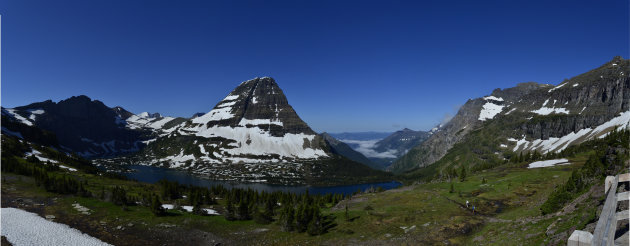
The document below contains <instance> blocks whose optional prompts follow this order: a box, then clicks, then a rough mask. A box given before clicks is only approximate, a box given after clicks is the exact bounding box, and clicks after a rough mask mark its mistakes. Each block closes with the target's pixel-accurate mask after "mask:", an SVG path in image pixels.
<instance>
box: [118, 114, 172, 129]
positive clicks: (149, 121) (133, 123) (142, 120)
mask: <svg viewBox="0 0 630 246" xmlns="http://www.w3.org/2000/svg"><path fill="white" fill-rule="evenodd" d="M174 119H175V118H173V117H161V116H158V115H155V117H152V115H149V113H148V112H142V113H140V114H136V115H132V116H131V117H129V118H127V120H126V122H127V128H129V129H142V128H150V129H154V130H158V129H161V128H162V127H163V126H164V124H166V123H168V122H169V121H171V120H174ZM121 120H122V119H121ZM117 122H118V120H117Z"/></svg>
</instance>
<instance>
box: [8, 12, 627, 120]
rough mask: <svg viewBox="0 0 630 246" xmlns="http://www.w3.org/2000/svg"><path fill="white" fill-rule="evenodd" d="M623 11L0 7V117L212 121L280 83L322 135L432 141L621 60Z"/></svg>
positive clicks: (623, 50)
mask: <svg viewBox="0 0 630 246" xmlns="http://www.w3.org/2000/svg"><path fill="white" fill-rule="evenodd" d="M628 11H629V6H628V1H626V0H610V1H489V2H485V1H461V2H458V1H111V0H107V1H105V0H102V1H48V0H46V1H31V0H3V1H2V2H0V14H1V15H2V55H1V58H2V75H1V77H2V78H1V79H2V99H1V103H2V106H4V107H14V106H20V105H25V104H28V103H31V102H35V101H43V100H47V99H52V100H54V101H58V100H61V99H64V98H67V97H70V96H73V95H80V94H85V95H88V96H90V97H91V98H93V99H98V100H101V101H103V102H104V103H105V104H107V105H109V106H112V107H113V106H117V105H120V106H123V107H125V108H127V109H128V110H130V111H132V112H134V113H139V112H142V111H150V112H160V113H162V114H165V115H172V116H185V117H189V116H191V115H192V114H193V113H195V112H208V111H210V110H211V109H212V107H213V106H214V105H215V104H216V103H217V102H218V101H219V100H221V99H222V98H223V97H225V96H226V95H227V94H228V93H229V92H230V91H231V90H232V89H233V88H234V87H236V86H237V85H238V84H239V83H240V82H242V81H244V80H248V79H251V78H254V77H259V76H260V77H261V76H271V77H273V78H275V79H276V81H277V82H278V84H279V85H280V87H281V88H282V89H283V90H284V92H285V94H286V95H287V97H288V99H289V103H291V105H292V106H293V107H294V108H295V110H296V111H297V112H298V114H299V115H300V116H301V117H302V119H304V120H305V121H306V122H307V123H308V124H309V125H310V126H311V127H312V128H313V129H314V130H316V131H328V132H341V131H394V130H398V129H401V128H403V127H408V128H411V129H416V130H426V129H430V128H431V127H433V126H434V125H436V124H438V123H440V122H441V121H442V120H443V119H444V118H447V117H448V116H449V115H453V114H455V113H456V110H457V108H458V107H459V106H460V105H462V104H464V103H465V102H466V100H468V99H469V98H475V97H480V96H484V95H487V94H489V93H490V92H491V91H492V90H493V89H495V88H506V87H512V86H514V85H515V84H516V83H518V82H526V81H536V82H542V83H552V84H558V83H559V82H560V81H562V79H564V78H570V77H572V76H575V75H577V74H580V73H583V72H586V71H588V70H590V69H593V68H595V67H597V66H599V65H601V64H603V63H605V62H607V61H609V60H610V59H612V57H613V56H615V55H622V56H624V57H625V58H628V52H629V51H628V44H629V43H630V42H629V38H628V36H629V33H628V30H629V26H628Z"/></svg>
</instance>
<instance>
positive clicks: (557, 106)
mask: <svg viewBox="0 0 630 246" xmlns="http://www.w3.org/2000/svg"><path fill="white" fill-rule="evenodd" d="M629 69H630V66H629V61H628V60H626V59H623V58H621V57H615V58H613V60H611V61H610V62H607V63H606V64H604V65H602V66H601V67H599V68H596V69H593V70H591V71H589V72H586V73H584V74H581V75H578V76H576V77H573V78H571V79H568V80H565V81H563V82H561V83H560V84H558V85H557V86H553V85H550V84H539V83H535V82H528V83H521V84H518V85H517V86H516V87H512V88H508V89H504V90H501V89H496V90H494V91H493V92H492V94H490V95H488V96H485V97H481V98H477V99H472V100H468V102H466V104H464V105H463V106H462V107H461V108H460V110H459V111H458V113H457V115H456V116H455V117H453V119H451V121H449V122H448V123H447V124H445V125H444V126H442V127H441V128H440V129H438V130H436V131H435V132H434V133H433V134H432V135H431V137H429V139H428V140H427V141H425V142H423V143H422V144H420V145H418V146H416V147H414V148H413V149H411V150H410V151H409V153H408V154H406V155H405V156H403V157H401V158H400V159H399V160H397V161H396V162H395V163H394V164H393V165H392V166H391V168H390V169H391V170H392V171H395V172H403V171H405V170H409V169H413V168H417V167H424V166H427V165H430V164H432V163H434V162H436V161H438V160H440V159H441V158H443V157H445V155H447V154H448V153H451V155H459V157H456V156H453V158H452V159H453V160H455V159H459V160H462V159H463V158H464V156H465V157H466V158H467V159H466V160H467V161H468V162H472V163H474V162H477V161H481V160H488V159H493V158H498V159H501V158H505V156H506V155H509V154H510V153H513V152H516V153H520V152H530V151H538V152H539V153H542V154H544V153H548V152H559V151H561V150H563V149H565V148H566V147H568V146H570V145H573V144H578V143H581V142H584V141H586V140H589V139H592V138H595V137H601V136H603V135H605V134H606V133H607V132H609V131H611V130H613V129H616V128H618V127H627V126H628V124H630V79H629V76H628V73H629ZM458 143H462V144H461V145H459V147H458V150H457V151H456V152H457V153H459V154H455V152H452V151H451V152H449V151H450V149H451V148H452V147H453V146H455V145H456V144H458ZM479 143H483V145H481V144H479ZM482 146H490V147H482Z"/></svg>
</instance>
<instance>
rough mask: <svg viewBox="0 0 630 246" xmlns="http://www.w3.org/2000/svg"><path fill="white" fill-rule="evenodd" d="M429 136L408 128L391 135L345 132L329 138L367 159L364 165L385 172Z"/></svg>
mask: <svg viewBox="0 0 630 246" xmlns="http://www.w3.org/2000/svg"><path fill="white" fill-rule="evenodd" d="M430 135H431V133H430V132H424V131H414V130H411V129H408V128H405V129H403V130H400V131H396V132H393V133H385V132H356V133H348V132H345V133H331V134H330V136H334V137H335V138H337V139H339V140H340V141H342V142H344V143H346V144H347V145H348V146H350V147H351V148H352V149H353V150H355V151H357V152H359V153H361V154H363V155H364V156H365V157H367V159H368V160H369V161H370V163H369V164H368V163H366V165H369V166H371V167H373V168H376V169H381V170H385V169H386V168H387V167H389V165H391V164H392V163H393V162H394V161H395V160H396V159H397V158H399V157H401V156H402V155H404V154H406V153H407V151H409V149H411V148H412V147H414V146H416V145H418V144H420V143H422V142H423V141H425V140H426V139H427V138H428V137H429V136H430ZM362 163H365V162H362Z"/></svg>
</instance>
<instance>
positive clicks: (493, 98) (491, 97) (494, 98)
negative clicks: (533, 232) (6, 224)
mask: <svg viewBox="0 0 630 246" xmlns="http://www.w3.org/2000/svg"><path fill="white" fill-rule="evenodd" d="M483 99H484V100H486V101H488V100H493V101H498V102H503V98H500V97H495V96H487V97H484V98H483Z"/></svg>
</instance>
